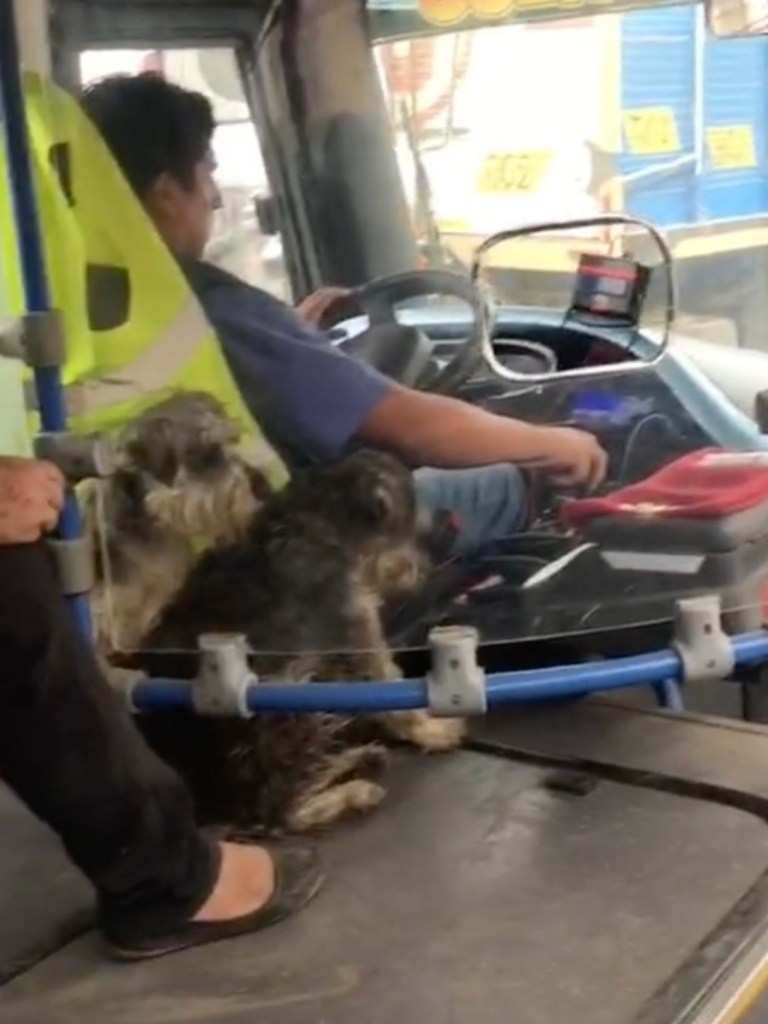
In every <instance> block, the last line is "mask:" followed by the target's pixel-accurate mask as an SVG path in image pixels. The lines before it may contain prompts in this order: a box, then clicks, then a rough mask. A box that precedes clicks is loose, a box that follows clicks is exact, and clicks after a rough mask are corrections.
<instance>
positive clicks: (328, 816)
mask: <svg viewBox="0 0 768 1024" xmlns="http://www.w3.org/2000/svg"><path fill="white" fill-rule="evenodd" d="M385 796H386V790H385V789H384V787H383V786H380V785H379V784H378V783H377V782H371V781H370V780H368V779H350V780H349V781H348V782H342V783H341V784H340V785H338V786H333V787H331V788H330V789H326V790H324V791H323V792H322V793H314V794H312V795H311V796H309V797H306V798H305V799H302V800H299V801H298V803H297V804H296V806H295V807H294V808H293V810H292V811H291V814H290V815H289V817H288V822H287V824H288V828H289V829H290V831H291V832H312V831H313V830H315V829H322V828H328V827H330V826H331V825H333V824H335V823H336V822H337V821H341V819H342V818H347V817H349V816H350V815H353V814H365V813H366V812H367V811H372V810H373V809H374V808H375V807H377V806H378V805H379V804H380V803H381V801H382V800H383V799H384V797H385Z"/></svg>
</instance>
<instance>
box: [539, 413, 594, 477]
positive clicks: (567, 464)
mask: <svg viewBox="0 0 768 1024" xmlns="http://www.w3.org/2000/svg"><path fill="white" fill-rule="evenodd" d="M547 440H548V442H549V444H551V448H552V454H551V455H550V454H547V456H546V457H545V459H544V460H543V462H542V463H541V469H542V470H543V472H545V473H546V474H547V476H549V477H550V479H551V480H552V481H553V482H554V483H556V484H560V485H561V486H564V487H573V486H575V485H583V486H585V487H587V488H589V489H590V490H592V489H594V488H595V487H597V486H598V485H599V484H601V483H602V482H603V480H604V479H605V474H606V472H607V470H608V455H607V454H606V452H605V451H604V449H603V448H601V446H600V442H599V441H598V440H597V438H596V437H595V436H594V435H593V434H588V433H587V432H586V431H583V430H574V429H573V428H572V427H550V428H548V430H547Z"/></svg>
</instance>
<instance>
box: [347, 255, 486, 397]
mask: <svg viewBox="0 0 768 1024" xmlns="http://www.w3.org/2000/svg"><path fill="white" fill-rule="evenodd" d="M427 295H443V296H450V297H451V298H457V299H461V300H463V301H464V302H465V303H466V304H467V305H468V306H469V307H470V309H471V311H472V328H471V331H470V334H469V337H468V338H467V339H466V340H465V341H464V342H462V343H460V344H458V345H457V350H456V353H455V355H453V356H452V357H451V358H450V359H449V360H448V362H447V363H445V364H443V365H440V363H439V362H438V361H437V360H436V358H435V354H434V344H433V343H432V341H431V340H430V339H429V338H428V337H427V335H426V334H425V333H424V331H421V330H418V329H417V328H415V327H407V326H404V325H402V324H399V323H398V321H397V318H396V316H395V307H396V306H397V305H398V304H399V303H401V302H407V301H408V300H409V299H417V298H420V297H422V296H427ZM350 299H351V302H353V303H354V304H355V306H357V307H358V308H359V309H360V310H362V312H363V313H365V314H366V315H367V317H368V320H369V327H368V329H367V330H366V331H364V332H363V333H362V334H359V335H357V337H355V338H350V339H349V340H347V341H344V342H342V343H341V345H340V346H339V347H340V348H342V349H344V350H345V351H347V352H349V354H350V355H354V356H355V357H356V358H358V359H362V360H363V361H364V362H366V363H369V364H370V365H371V366H374V367H375V368H376V369H377V370H380V371H381V372H382V373H384V374H386V375H387V376H388V377H391V378H392V379H393V380H396V381H398V383H400V384H406V385H407V386H408V387H414V388H419V389H421V390H429V391H434V392H439V393H442V394H451V393H454V392H456V391H457V390H458V389H459V388H460V387H461V386H462V385H463V384H465V383H466V382H467V381H468V380H469V379H470V377H472V375H473V374H474V373H475V372H476V371H477V370H478V368H479V367H480V366H481V364H482V363H483V359H484V352H485V351H486V350H487V348H488V347H489V346H490V345H491V338H492V333H493V322H494V313H493V307H492V305H491V302H490V301H489V299H488V298H486V296H485V294H484V292H483V290H482V288H481V287H479V286H478V285H477V284H475V283H474V282H473V281H471V280H470V279H469V277H465V276H463V275H461V274H454V273H452V272H450V271H447V270H423V271H421V270H419V271H407V272H405V273H402V274H392V275H389V276H387V277H379V278H376V279H375V280H373V281H369V282H368V283H367V284H364V285H361V286H360V287H359V288H356V289H355V290H354V291H353V292H352V295H351V297H350Z"/></svg>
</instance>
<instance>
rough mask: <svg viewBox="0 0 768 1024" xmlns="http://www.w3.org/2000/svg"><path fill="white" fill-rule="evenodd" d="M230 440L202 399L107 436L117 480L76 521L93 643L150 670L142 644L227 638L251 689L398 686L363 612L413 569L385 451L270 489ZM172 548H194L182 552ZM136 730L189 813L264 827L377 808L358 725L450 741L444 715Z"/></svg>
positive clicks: (410, 499) (413, 512)
mask: <svg viewBox="0 0 768 1024" xmlns="http://www.w3.org/2000/svg"><path fill="white" fill-rule="evenodd" d="M238 440H239V438H238V433H237V431H236V429H235V428H234V427H233V425H232V424H231V422H230V421H229V420H228V419H227V417H226V416H225V415H224V413H223V411H222V410H221V409H220V408H219V407H218V406H217V405H216V404H215V403H214V402H213V401H212V400H211V399H210V398H208V397H206V396H201V395H190V394H185V395H180V396H178V397H177V398H172V399H169V400H168V401H167V402H165V403H163V404H162V405H161V406H159V407H155V408H154V409H153V410H152V411H151V412H149V413H145V414H144V415H143V416H141V417H139V418H138V419H137V420H136V422H135V423H134V424H133V425H132V427H131V428H130V429H129V430H128V431H127V432H126V433H125V434H124V436H123V437H122V438H121V439H120V443H119V450H120V460H121V465H120V470H119V472H118V473H117V474H116V475H115V476H114V477H113V478H111V479H110V481H108V482H107V484H106V485H102V488H101V491H100V492H94V493H92V494H91V495H90V496H89V499H88V501H87V507H88V509H89V521H90V522H91V523H92V524H94V523H95V522H96V521H98V520H100V521H101V524H102V536H101V542H100V547H99V549H100V551H101V552H102V557H101V560H100V561H99V562H98V569H99V574H98V575H99V579H98V584H99V585H98V588H97V591H96V594H95V611H96V620H97V623H98V636H99V642H100V644H101V647H102V650H104V652H105V654H107V655H110V656H112V658H114V657H115V655H116V654H117V653H119V651H120V649H122V650H123V651H125V649H126V648H129V649H134V650H139V649H141V651H143V652H144V653H143V654H141V655H140V656H139V661H140V662H142V663H143V664H145V665H149V667H151V663H152V659H151V655H150V654H148V653H147V652H152V651H193V650H195V648H196V644H197V638H198V637H199V636H200V635H201V634H203V633H210V632H218V633H240V634H244V635H246V636H247V638H248V641H249V644H250V647H251V649H252V651H253V652H254V653H253V658H252V664H253V668H254V670H255V671H256V672H257V673H258V675H259V677H260V678H263V679H272V680H282V681H286V682H298V681H318V682H320V681H322V680H330V679H333V680H353V681H356V680H366V679H393V678H398V677H399V675H400V673H399V671H398V669H397V666H396V664H395V663H394V661H393V659H392V656H391V653H390V651H389V649H388V646H387V643H386V640H385V638H384V635H383V630H382V625H381V608H382V606H383V604H384V603H385V602H386V601H387V599H389V598H392V597H394V596H395V595H397V594H402V593H404V592H408V591H409V590H411V589H413V588H414V587H415V586H416V585H417V584H418V582H419V581H420V579H421V578H422V576H423V574H424V572H425V570H426V568H427V565H426V556H425V553H424V551H425V549H424V546H423V544H422V530H423V528H424V524H423V523H422V521H421V519H420V515H419V511H418V509H417V505H416V501H415V494H414V489H413V482H412V477H411V474H410V473H409V472H408V471H407V470H406V469H405V468H404V467H403V466H402V465H401V464H400V463H399V462H398V461H397V460H395V459H393V458H391V457H389V456H387V455H384V454H382V453H376V452H358V453H355V454H353V455H350V456H348V457H347V458H345V459H343V460H341V461H339V462H338V463H334V464H331V465H328V466H324V467H317V468H314V469H310V470H306V471H304V472H301V473H299V474H297V475H296V476H295V477H294V479H293V480H292V481H291V482H290V483H289V484H288V485H287V486H286V488H285V489H284V490H283V491H281V492H279V493H278V494H274V495H271V496H270V495H268V493H267V492H268V489H267V488H266V486H265V483H264V480H263V477H262V476H261V474H259V473H258V471H257V470H256V469H254V468H253V467H251V466H249V465H248V464H247V463H246V462H245V460H243V458H242V457H241V456H240V455H239V454H238V450H237V442H238ZM99 494H100V496H99ZM99 508H100V509H101V515H100V516H98V515H96V512H97V510H98V509H99ZM190 538H194V539H195V540H197V541H200V542H204V543H205V544H206V545H207V546H208V547H209V550H208V551H207V553H206V554H204V555H203V556H202V558H200V559H199V560H197V559H195V557H194V556H193V555H192V554H191V551H190ZM141 722H142V728H143V730H144V732H145V735H146V737H147V739H148V740H149V742H150V743H151V744H152V745H153V746H154V747H155V749H156V750H157V751H158V752H159V753H160V754H161V755H162V756H164V757H165V758H166V759H167V760H168V761H170V763H171V764H173V765H174V766H175V767H177V768H178V769H179V770H180V772H181V773H182V774H183V775H184V777H185V778H186V779H187V781H188V783H189V785H190V787H191V789H192V791H193V793H194V795H195V797H196V799H197V802H198V807H199V810H200V813H201V815H202V817H203V818H204V819H205V820H206V821H209V822H212V823H218V824H222V825H225V826H230V827H237V828H248V829H260V830H267V831H274V830H279V829H283V828H288V829H291V830H298V831H303V830H307V829H311V828H315V827H319V826H324V825H328V824H330V823H332V822H333V821H335V820H336V819H337V818H339V817H341V816H342V815H344V814H346V813H348V812H350V811H361V810H366V809H369V808H371V807H373V806H375V805H376V804H377V803H378V802H379V801H380V800H381V798H382V797H383V795H384V789H383V787H382V786H381V784H380V775H381V772H382V769H383V767H384V765H385V763H386V751H385V748H384V747H382V746H381V745H379V744H378V743H373V742H369V739H370V737H369V735H368V734H369V733H370V728H371V726H372V725H376V726H378V727H379V728H380V729H382V730H383V731H384V733H385V734H388V735H390V736H394V737H396V738H398V739H403V740H406V741H410V742H412V743H414V744H415V745H417V746H419V747H422V748H424V749H427V750H445V749H450V748H451V747H454V746H456V745H458V743H460V741H461V738H462V735H463V726H462V723H460V722H457V721H453V720H438V719H433V718H431V717H430V716H429V715H427V714H425V713H424V712H397V713H390V714H385V715H380V716H378V717H377V718H376V719H375V721H373V720H369V721H367V722H361V721H356V722H353V721H349V720H345V719H341V718H339V717H336V716H330V715H287V714H280V715H257V716H254V717H253V718H251V719H247V720H243V719H236V720H217V719H212V718H199V717H195V716H193V715H191V714H186V713H185V714H176V713H174V714H170V713H162V712H156V713H153V714H151V715H146V716H142V718H141ZM361 728H363V731H364V732H365V733H366V735H365V737H364V739H365V742H363V740H362V739H361Z"/></svg>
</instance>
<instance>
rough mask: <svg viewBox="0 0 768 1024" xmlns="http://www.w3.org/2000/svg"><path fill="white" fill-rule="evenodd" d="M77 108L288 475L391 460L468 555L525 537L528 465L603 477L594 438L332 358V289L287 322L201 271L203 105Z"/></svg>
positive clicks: (211, 271)
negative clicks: (339, 462) (339, 463)
mask: <svg viewBox="0 0 768 1024" xmlns="http://www.w3.org/2000/svg"><path fill="white" fill-rule="evenodd" d="M82 102H83V106H84V108H85V110H86V112H87V113H88V114H89V116H90V117H91V118H92V120H93V121H94V123H95V124H96V126H97V127H98V128H99V130H100V132H101V134H102V135H103V137H104V139H105V141H106V143H107V145H108V146H109V148H110V149H111V150H112V153H113V154H114V156H115V159H116V160H117V162H118V164H119V165H120V167H121V169H122V171H123V173H124V174H125V176H126V178H127V180H128V182H129V184H130V185H131V187H132V189H133V190H134V192H135V193H136V195H137V196H138V197H139V198H140V199H141V201H142V203H143V204H144V206H145V208H146V210H147V211H148V213H149V215H150V217H151V218H152V220H153V222H154V223H155V225H156V227H157V229H158V231H159V233H160V235H161V236H162V237H163V239H164V241H165V242H166V244H167V245H168V247H169V248H170V250H171V251H172V252H173V254H174V255H175V256H176V258H177V259H178V260H179V261H180V263H181V265H182V267H183V268H184V270H185V272H186V274H187V277H188V279H189V281H190V284H191V286H192V288H193V289H194V291H195V292H196V294H197V296H198V298H199V300H200V302H201V304H202V306H203V308H204V310H205V312H206V314H207V316H208V319H209V321H210V322H211V325H212V326H213V328H214V330H215V331H216V333H217V335H218V338H219V341H220V344H221V346H222V349H223V351H224V354H225V356H226V358H227V361H228V363H229V366H230V369H231V371H232V373H233V376H234V378H235V380H236V382H237V384H238V387H239V388H240V390H241V392H242V394H243V397H244V398H245V400H246V402H247V403H248V405H249V407H250V409H251V411H252V413H253V415H254V417H255V418H256V419H257V420H258V421H259V423H260V424H261V426H262V429H263V430H264V432H265V434H266V435H267V437H268V438H269V440H270V441H271V442H272V444H273V445H274V446H275V448H276V449H277V450H278V451H279V452H280V453H281V454H282V455H283V456H284V457H285V459H286V462H287V464H288V465H289V467H292V468H295V467H297V466H299V465H301V464H302V463H307V462H316V461H326V460H331V459H334V458H337V457H338V456H340V455H341V454H343V453H344V452H345V451H346V450H347V448H348V447H349V446H350V445H353V444H365V445H369V446H372V447H378V448H384V449H387V450H389V451H391V452H393V453H395V454H397V455H399V456H400V457H402V458H403V459H404V460H405V461H406V462H407V463H408V464H409V465H410V466H412V467H413V468H414V470H415V471H416V483H417V489H418V493H419V497H420V499H421V501H422V503H423V504H424V505H426V506H427V507H428V508H430V509H432V510H446V511H450V512H452V513H453V514H454V515H455V516H456V518H457V520H458V522H459V523H460V524H461V535H460V539H459V544H460V547H461V548H462V549H463V550H465V551H466V550H472V549H474V548H476V547H478V546H479V545H481V544H482V543H483V542H487V541H489V540H494V539H498V538H500V537H504V536H508V535H509V534H512V533H515V532H518V531H519V530H521V529H524V528H525V527H526V525H527V521H528V502H527V495H526V489H525V485H524V482H523V477H522V476H521V474H520V473H519V470H518V469H517V468H515V467H519V466H527V467H537V468H538V469H540V470H541V471H542V472H545V473H547V474H548V475H549V476H551V477H552V478H553V479H555V480H556V481H557V482H559V483H561V484H563V485H576V484H580V485H586V486H588V487H590V486H594V485H596V484H598V483H599V482H600V481H601V480H602V478H603V477H604V474H605V470H606V455H605V452H604V451H603V449H602V448H601V447H600V445H599V444H598V442H597V440H596V439H595V438H594V437H593V436H592V435H591V434H588V433H585V432H582V431H579V430H573V429H570V428H566V427H542V426H534V425H532V424H528V423H524V422H522V421H520V420H514V419H508V418H504V417H501V416H496V415H494V414H492V413H489V412H487V411H485V410H483V409H480V408H478V407H475V406H472V405H469V404H468V403H466V402H462V401H460V400H458V399H454V398H449V397H446V396H443V395H435V394H429V393H426V392H422V391H416V390H413V389H411V388H407V387H403V386H401V385H399V384H396V383H394V382H393V381H392V380H390V379H388V378H387V377H385V376H383V375H382V374H380V373H379V372H378V371H376V370H374V369H373V368H371V367H369V366H365V365H363V364H362V363H360V362H359V361H357V360H355V359H353V358H351V357H350V356H347V355H346V354H344V353H343V352H340V351H339V350H338V349H335V348H334V347H333V346H332V345H331V343H330V341H329V339H328V338H327V336H326V335H325V334H324V333H323V332H322V331H320V330H318V329H317V327H315V326H314V324H313V323H312V322H311V321H315V322H316V321H317V320H319V318H320V316H321V315H322V313H323V312H324V310H325V308H326V307H327V304H328V302H329V301H331V300H332V299H333V298H334V293H333V292H330V293H329V292H327V291H326V292H321V293H318V294H317V295H316V296H313V297H311V298H310V299H309V300H307V301H306V302H305V303H304V304H303V305H302V306H301V307H299V310H298V311H296V310H292V309H290V308H289V307H288V306H286V305H285V304H284V303H282V302H280V301H279V300H278V299H276V298H274V297H273V296H271V295H269V294H268V293H266V292H264V291H261V290H260V289H258V288H254V287H251V286H250V285H248V284H246V283H245V282H243V281H241V280H240V279H238V278H236V277H234V276H232V275H231V274H228V273H226V272H225V271H223V270H220V269H218V268H216V267H213V266H212V265H211V264H208V263H205V262H204V261H203V258H202V257H203V253H204V250H205V248H206V245H207V243H208V240H209V238H210V234H211V230H212V223H213V214H214V210H215V209H216V207H217V205H218V202H219V193H218V189H217V187H216V183H215V180H214V171H215V165H214V161H213V158H212V150H211V146H212V140H213V133H214V129H215V122H214V117H213V112H212V108H211V105H210V103H209V102H208V100H207V99H206V98H205V97H204V96H203V95H201V94H199V93H195V92H190V91H188V90H185V89H182V88H180V87H179V86H176V85H173V84H171V83H170V82H167V81H166V80H165V79H163V78H162V77H161V76H159V75H156V74H150V73H145V74H141V75H136V76H130V75H117V76H113V77H109V78H106V79H103V80H101V81H100V82H97V83H95V84H94V85H92V86H90V87H89V88H88V89H86V90H85V92H84V94H83V96H82ZM302 314H303V315H302ZM308 321H310V322H308Z"/></svg>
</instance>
